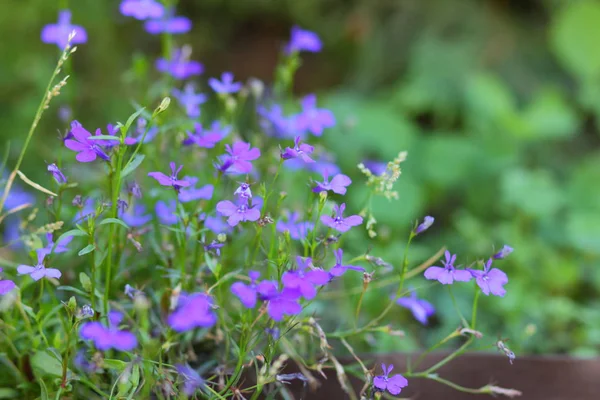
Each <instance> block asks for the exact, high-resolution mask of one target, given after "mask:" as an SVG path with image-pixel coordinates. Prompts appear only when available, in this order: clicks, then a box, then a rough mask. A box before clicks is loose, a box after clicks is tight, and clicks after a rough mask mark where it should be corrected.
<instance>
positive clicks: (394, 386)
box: [373, 364, 408, 396]
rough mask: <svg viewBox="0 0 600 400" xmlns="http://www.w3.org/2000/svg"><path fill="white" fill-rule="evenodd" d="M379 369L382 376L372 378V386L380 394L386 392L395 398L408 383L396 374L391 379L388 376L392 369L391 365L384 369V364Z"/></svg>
mask: <svg viewBox="0 0 600 400" xmlns="http://www.w3.org/2000/svg"><path fill="white" fill-rule="evenodd" d="M381 369H382V370H383V375H379V376H376V377H375V378H373V386H375V387H376V388H377V390H379V391H381V392H384V391H386V390H387V391H388V392H390V394H392V395H394V396H397V395H399V394H400V392H401V391H402V388H404V387H406V386H408V381H407V380H406V378H405V377H403V376H402V375H400V374H396V375H394V376H392V377H390V376H389V375H390V373H391V372H392V370H393V369H394V366H393V365H391V364H390V366H389V367H386V365H385V364H381Z"/></svg>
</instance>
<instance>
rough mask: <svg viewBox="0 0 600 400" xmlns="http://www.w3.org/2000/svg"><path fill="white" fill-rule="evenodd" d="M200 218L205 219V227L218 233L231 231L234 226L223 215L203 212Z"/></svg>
mask: <svg viewBox="0 0 600 400" xmlns="http://www.w3.org/2000/svg"><path fill="white" fill-rule="evenodd" d="M200 219H203V220H204V227H205V228H206V229H208V230H210V231H211V232H213V233H216V234H217V235H218V234H220V233H229V232H231V231H232V230H233V228H232V227H231V226H230V225H229V224H228V223H227V222H225V220H224V219H223V218H221V217H213V216H211V215H206V214H203V215H201V216H200Z"/></svg>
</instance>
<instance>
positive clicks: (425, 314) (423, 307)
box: [396, 290, 435, 325]
mask: <svg viewBox="0 0 600 400" xmlns="http://www.w3.org/2000/svg"><path fill="white" fill-rule="evenodd" d="M396 304H398V305H399V306H402V307H404V308H407V309H409V310H410V311H411V312H412V315H413V316H414V317H415V319H416V320H417V321H419V322H420V323H422V324H423V325H427V319H428V318H429V317H431V316H432V315H433V314H434V313H435V308H433V305H432V304H431V303H430V302H428V301H427V300H423V299H419V298H417V293H416V292H415V291H414V290H413V291H412V292H411V293H410V296H409V297H400V298H399V299H398V300H396Z"/></svg>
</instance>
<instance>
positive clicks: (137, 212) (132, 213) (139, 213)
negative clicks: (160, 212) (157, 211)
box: [119, 204, 152, 228]
mask: <svg viewBox="0 0 600 400" xmlns="http://www.w3.org/2000/svg"><path fill="white" fill-rule="evenodd" d="M119 218H121V219H122V220H123V222H125V223H126V224H127V225H129V226H131V227H132V228H137V227H140V226H143V225H146V224H147V223H148V222H150V221H152V215H150V214H146V206H144V205H143V204H136V205H134V206H133V207H131V208H130V209H129V211H128V212H121V213H119Z"/></svg>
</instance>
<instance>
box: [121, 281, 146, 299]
mask: <svg viewBox="0 0 600 400" xmlns="http://www.w3.org/2000/svg"><path fill="white" fill-rule="evenodd" d="M123 292H124V293H125V296H127V297H129V298H130V299H133V298H135V296H138V295H143V294H144V292H142V291H141V290H138V289H136V288H134V287H133V286H131V285H130V284H129V283H128V284H126V285H125V289H124V290H123Z"/></svg>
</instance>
